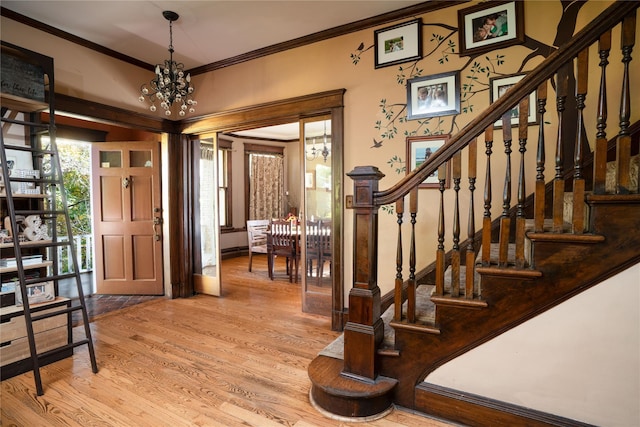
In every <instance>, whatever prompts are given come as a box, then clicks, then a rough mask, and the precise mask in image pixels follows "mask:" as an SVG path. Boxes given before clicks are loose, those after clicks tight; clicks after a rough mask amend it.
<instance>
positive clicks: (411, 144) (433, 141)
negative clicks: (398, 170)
mask: <svg viewBox="0 0 640 427" xmlns="http://www.w3.org/2000/svg"><path fill="white" fill-rule="evenodd" d="M447 141H449V135H437V136H409V137H407V174H408V173H409V172H411V171H413V170H414V169H415V168H417V167H418V166H420V165H421V164H423V163H424V162H426V161H427V159H429V157H431V155H432V154H433V153H435V152H436V151H438V150H439V149H440V148H441V147H442V146H443V145H445V144H446V143H447ZM439 178H440V177H439V176H438V171H435V172H434V173H432V174H431V175H429V176H428V177H427V179H425V180H424V181H422V183H421V184H420V185H419V186H418V188H439V187H440V180H439ZM450 178H451V162H447V166H446V176H445V184H444V185H445V187H446V188H449V186H450Z"/></svg>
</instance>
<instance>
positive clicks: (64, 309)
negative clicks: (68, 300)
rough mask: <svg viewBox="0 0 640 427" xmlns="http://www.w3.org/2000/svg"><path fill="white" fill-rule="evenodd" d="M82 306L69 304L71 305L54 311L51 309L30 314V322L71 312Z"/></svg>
mask: <svg viewBox="0 0 640 427" xmlns="http://www.w3.org/2000/svg"><path fill="white" fill-rule="evenodd" d="M83 308H84V306H82V305H74V306H71V307H66V308H63V309H62V310H56V311H52V312H50V313H45V314H39V315H37V316H31V321H32V322H36V321H38V320H43V319H48V318H50V317H56V316H59V315H61V314H66V313H73V312H74V311H78V310H82V309H83Z"/></svg>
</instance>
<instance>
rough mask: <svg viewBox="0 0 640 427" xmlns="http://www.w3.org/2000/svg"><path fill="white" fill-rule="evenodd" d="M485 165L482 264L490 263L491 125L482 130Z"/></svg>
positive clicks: (484, 265)
mask: <svg viewBox="0 0 640 427" xmlns="http://www.w3.org/2000/svg"><path fill="white" fill-rule="evenodd" d="M484 145H485V154H486V156H487V166H486V170H485V180H484V215H483V217H482V266H483V267H487V266H488V265H489V264H490V263H491V147H492V146H493V125H489V127H488V128H487V129H486V130H485V132H484Z"/></svg>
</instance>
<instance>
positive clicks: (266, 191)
mask: <svg viewBox="0 0 640 427" xmlns="http://www.w3.org/2000/svg"><path fill="white" fill-rule="evenodd" d="M249 162H250V167H251V179H250V182H249V219H272V218H283V217H284V212H283V205H284V157H283V156H278V155H265V154H251V155H250V159H249Z"/></svg>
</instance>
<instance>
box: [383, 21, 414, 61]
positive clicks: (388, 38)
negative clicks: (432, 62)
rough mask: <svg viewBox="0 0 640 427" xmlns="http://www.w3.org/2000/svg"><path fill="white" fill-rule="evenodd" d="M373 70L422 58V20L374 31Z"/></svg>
mask: <svg viewBox="0 0 640 427" xmlns="http://www.w3.org/2000/svg"><path fill="white" fill-rule="evenodd" d="M374 39H375V43H374V44H375V68H381V67H388V66H390V65H396V64H401V63H403V62H408V61H414V60H418V59H421V58H422V19H420V18H418V19H414V20H412V21H408V22H404V23H402V24H398V25H394V26H393V27H387V28H382V29H380V30H375V31H374Z"/></svg>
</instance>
